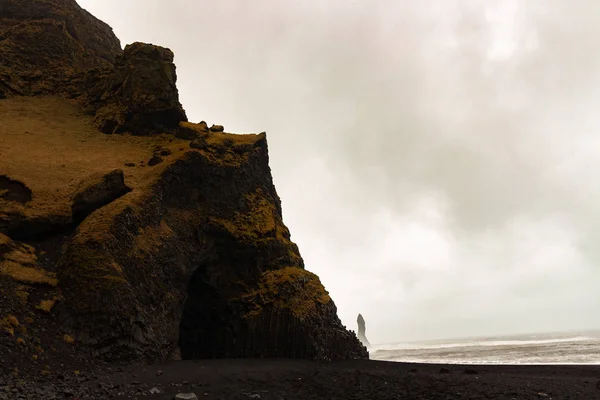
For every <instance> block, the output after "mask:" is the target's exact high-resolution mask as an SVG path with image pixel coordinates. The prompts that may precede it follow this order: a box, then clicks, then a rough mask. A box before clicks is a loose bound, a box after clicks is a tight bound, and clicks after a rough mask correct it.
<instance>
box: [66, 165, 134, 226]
mask: <svg viewBox="0 0 600 400" xmlns="http://www.w3.org/2000/svg"><path fill="white" fill-rule="evenodd" d="M130 191H131V188H129V187H128V186H127V185H126V184H125V178H124V176H123V170H120V169H116V170H113V171H110V172H108V173H102V174H93V175H91V176H90V177H88V178H87V179H86V180H84V181H83V182H81V183H80V185H79V189H78V191H77V193H75V196H74V197H73V205H72V206H71V210H72V213H73V220H75V221H80V220H82V219H84V218H85V217H86V216H88V215H89V214H91V213H92V212H93V211H95V210H97V209H98V208H100V207H102V206H105V205H106V204H108V203H110V202H112V201H113V200H115V199H118V198H119V197H121V196H123V195H124V194H126V193H128V192H130Z"/></svg>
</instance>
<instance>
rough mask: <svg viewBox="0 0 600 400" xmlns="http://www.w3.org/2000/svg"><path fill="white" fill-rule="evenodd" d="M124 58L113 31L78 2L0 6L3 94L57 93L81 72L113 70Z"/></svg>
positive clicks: (16, 0) (7, 1)
mask: <svg viewBox="0 0 600 400" xmlns="http://www.w3.org/2000/svg"><path fill="white" fill-rule="evenodd" d="M120 53H121V44H120V42H119V39H117V37H116V36H115V35H114V33H113V31H112V29H111V28H110V27H109V26H108V25H106V24H105V23H104V22H102V21H100V20H98V19H96V18H95V17H94V16H92V15H91V14H89V13H88V12H87V11H85V10H83V9H82V8H81V7H79V5H78V4H77V3H76V2H75V1H74V0H51V1H41V0H37V1H34V0H29V1H23V0H2V2H0V60H2V62H1V63H0V92H2V93H3V94H4V96H12V95H34V94H46V93H47V94H55V93H56V92H57V90H58V88H59V87H61V86H63V85H64V84H65V82H68V81H69V80H70V79H72V77H73V76H74V75H75V74H77V73H78V72H82V71H85V70H87V69H89V68H93V67H110V66H112V64H113V63H114V61H115V59H116V57H117V56H118V55H119V54H120Z"/></svg>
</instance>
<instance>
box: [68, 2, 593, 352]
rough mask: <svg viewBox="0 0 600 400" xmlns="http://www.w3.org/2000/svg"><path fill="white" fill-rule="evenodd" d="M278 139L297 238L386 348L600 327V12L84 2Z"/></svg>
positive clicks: (249, 128) (197, 114) (200, 99)
mask: <svg viewBox="0 0 600 400" xmlns="http://www.w3.org/2000/svg"><path fill="white" fill-rule="evenodd" d="M79 3H80V5H81V6H82V7H84V8H85V9H87V10H88V11H90V12H91V13H92V14H94V15H96V16H97V17H98V18H100V19H102V20H104V21H105V22H107V23H108V24H110V25H111V26H112V27H113V29H114V31H115V33H116V34H117V36H119V38H120V39H121V42H122V44H123V45H125V44H127V43H131V42H133V41H144V42H149V43H154V44H158V45H162V46H165V47H169V48H170V49H172V50H173V51H174V52H175V63H176V65H177V74H178V87H179V93H180V99H181V102H182V103H183V106H184V108H185V109H186V111H187V114H188V117H189V118H190V120H192V121H196V122H197V121H200V120H205V121H207V122H208V123H209V125H210V124H213V123H215V124H223V125H224V126H225V129H226V130H227V131H229V132H236V133H252V132H260V131H267V137H268V140H269V151H270V160H271V169H272V171H273V176H274V180H275V185H276V187H277V190H278V193H279V195H280V197H281V199H282V205H283V216H284V221H285V223H286V224H287V225H288V227H289V228H290V231H291V233H292V239H293V240H294V241H295V242H296V243H298V245H299V247H300V251H301V254H302V256H303V257H304V260H305V263H306V267H307V269H308V270H310V271H312V272H315V273H316V274H318V275H319V276H320V278H321V281H322V282H323V284H324V285H325V287H326V289H327V290H328V291H329V292H330V294H331V296H332V297H333V299H334V301H335V302H336V304H337V306H338V313H339V316H340V318H341V319H342V322H343V323H344V324H346V325H347V326H348V327H349V328H350V329H353V330H356V329H357V328H356V316H357V314H358V313H359V312H360V313H362V315H363V316H364V317H365V320H366V323H367V332H366V333H367V337H368V338H369V340H370V341H371V343H389V342H398V341H404V340H413V339H430V338H452V337H470V336H480V335H497V334H512V333H528V332H544V331H568V330H581V329H598V328H600V268H599V267H598V263H599V261H600V246H599V244H600V240H599V239H600V218H599V214H600V185H599V184H598V183H597V182H596V179H598V177H599V176H600V135H599V134H598V132H600V130H599V128H600V112H598V109H597V104H599V101H600V52H599V51H598V49H599V48H600V3H599V2H598V1H596V0H578V1H577V2H568V1H566V0H522V1H517V0H489V1H470V0H454V1H453V0H430V1H426V2H425V1H424V2H416V1H412V0H391V1H385V0H379V1H378V2H366V1H350V0H329V1H327V2H323V1H317V0H302V1H299V0H288V1H275V0H272V1H267V0H253V1H252V2H249V1H246V0H218V1H217V0H213V1H204V0H187V1H186V0H171V1H162V0H103V1H97V0H79Z"/></svg>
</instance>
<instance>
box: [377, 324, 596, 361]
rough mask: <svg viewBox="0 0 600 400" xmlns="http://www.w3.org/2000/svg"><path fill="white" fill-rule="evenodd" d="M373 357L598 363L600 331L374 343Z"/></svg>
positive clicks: (383, 358) (420, 359)
mask: <svg viewBox="0 0 600 400" xmlns="http://www.w3.org/2000/svg"><path fill="white" fill-rule="evenodd" d="M369 353H370V355H371V359H373V360H387V361H398V362H416V363H434V364H438V363H439V364H510V365H515V364H530V365H532V364H533V365H541V364H549V365H551V364H599V365H600V331H591V332H590V331H588V332H570V333H559V334H557V333H547V334H533V335H518V336H516V335H515V336H498V337H485V338H470V339H458V340H435V341H433V340H431V341H421V342H407V343H397V344H381V345H372V347H371V348H370V349H369Z"/></svg>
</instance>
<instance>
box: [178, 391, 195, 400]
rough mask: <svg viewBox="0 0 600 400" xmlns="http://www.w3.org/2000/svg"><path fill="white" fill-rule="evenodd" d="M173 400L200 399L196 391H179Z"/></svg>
mask: <svg viewBox="0 0 600 400" xmlns="http://www.w3.org/2000/svg"><path fill="white" fill-rule="evenodd" d="M173 400H198V396H196V394H195V393H177V394H176V395H175V397H173Z"/></svg>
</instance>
